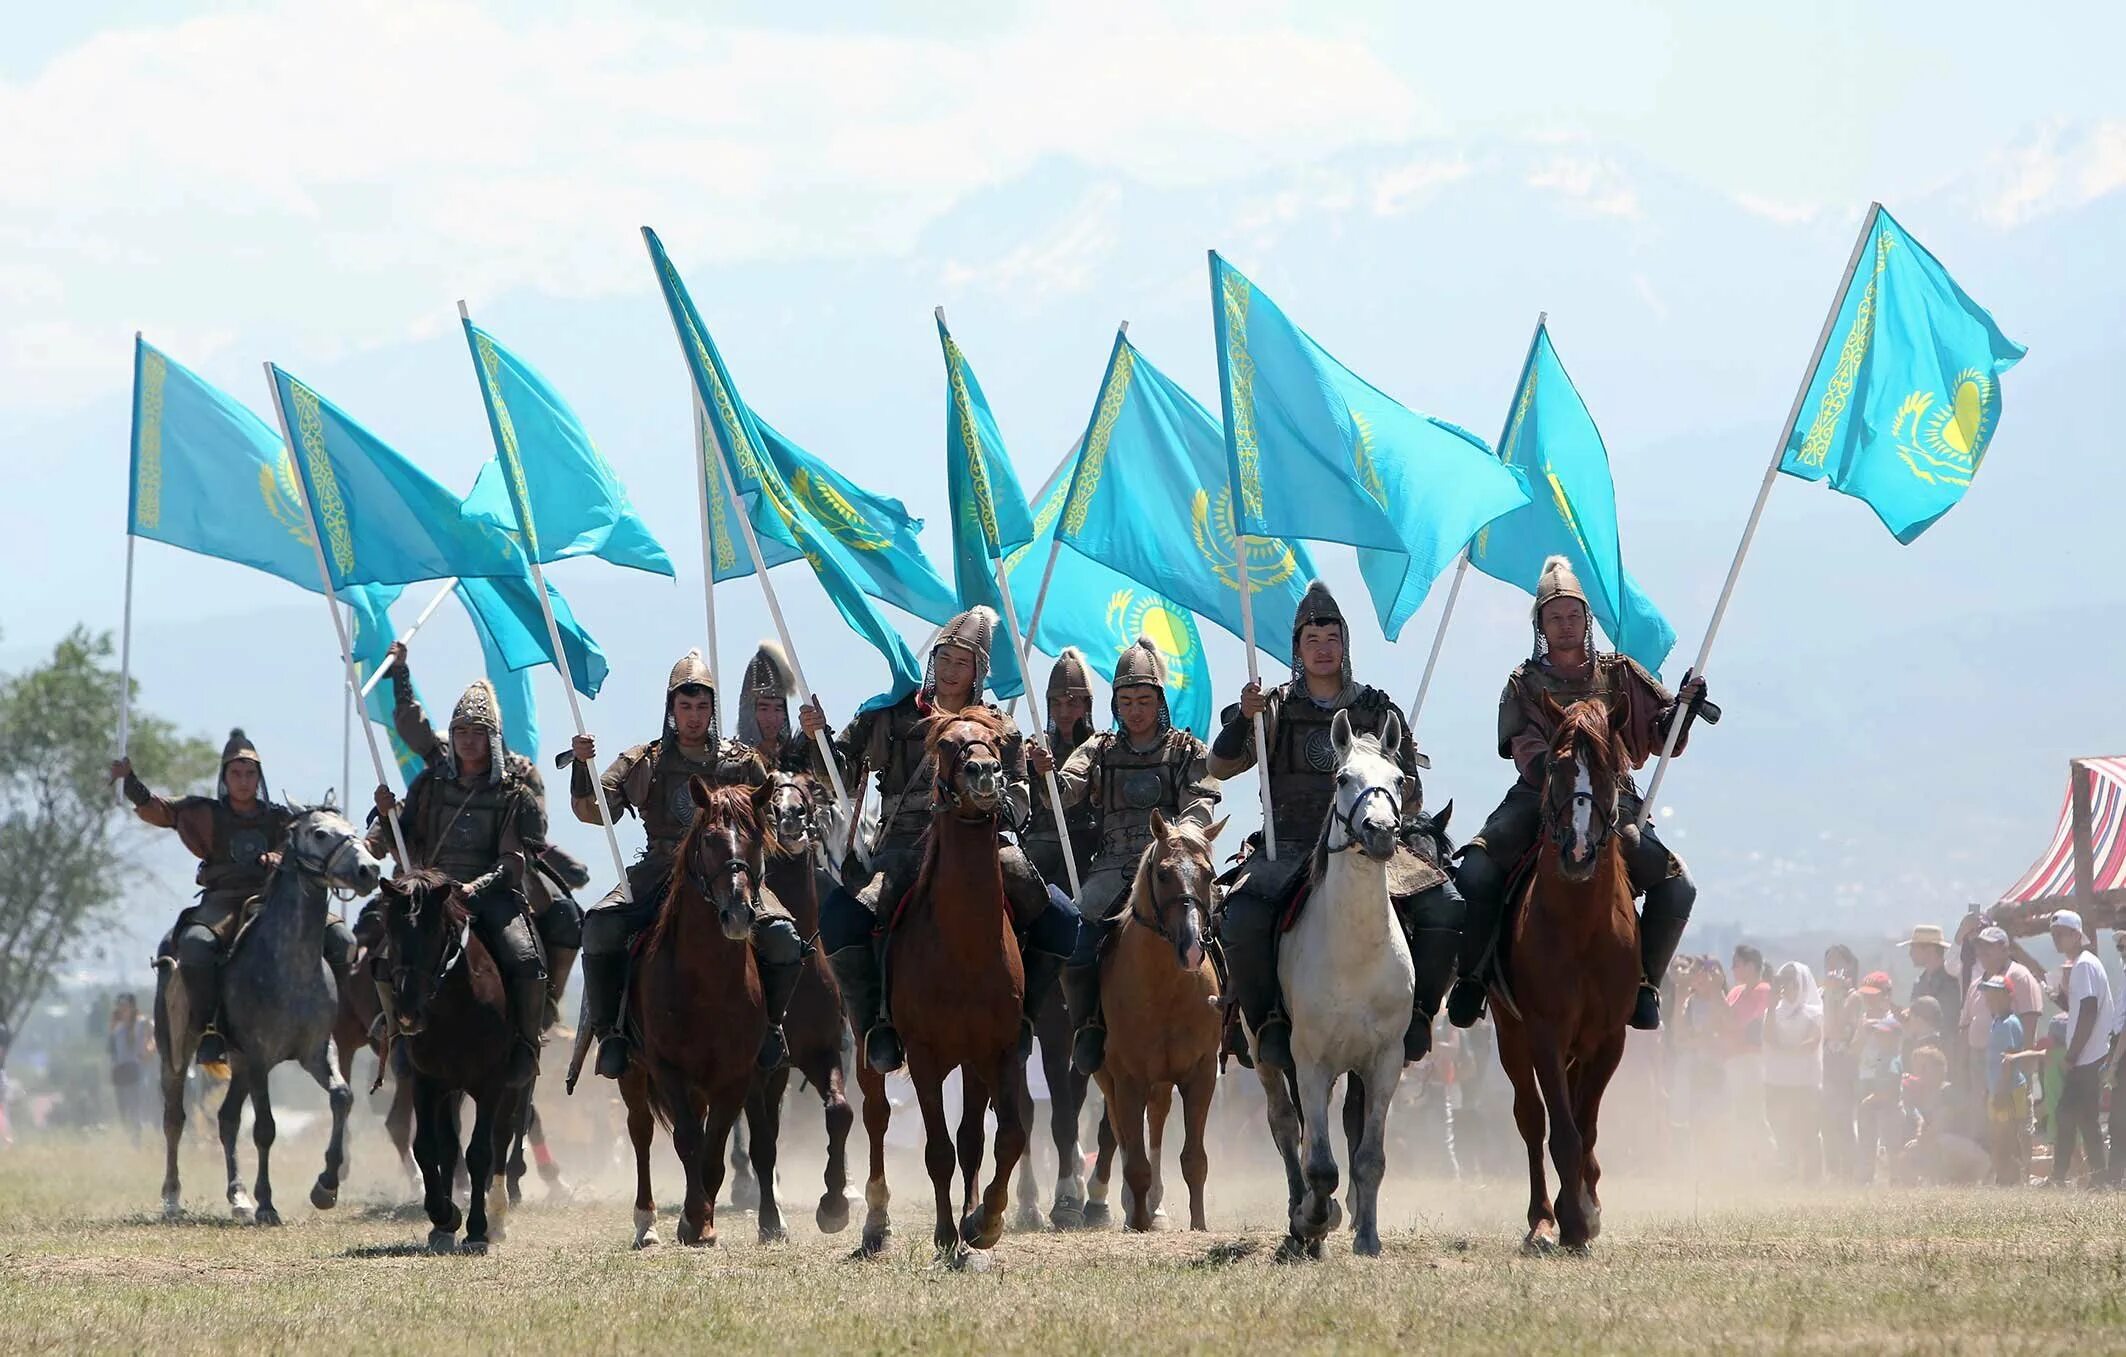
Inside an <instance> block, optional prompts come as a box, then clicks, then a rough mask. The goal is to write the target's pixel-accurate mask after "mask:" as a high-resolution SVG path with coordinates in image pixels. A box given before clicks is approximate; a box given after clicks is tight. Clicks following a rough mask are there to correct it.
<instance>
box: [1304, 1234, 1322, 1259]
mask: <svg viewBox="0 0 2126 1357" xmlns="http://www.w3.org/2000/svg"><path fill="white" fill-rule="evenodd" d="M1307 1261H1308V1262H1310V1263H1318V1262H1320V1261H1321V1241H1320V1240H1318V1239H1310V1240H1308V1241H1307Z"/></svg>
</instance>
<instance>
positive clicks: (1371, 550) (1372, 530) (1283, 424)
mask: <svg viewBox="0 0 2126 1357" xmlns="http://www.w3.org/2000/svg"><path fill="white" fill-rule="evenodd" d="M1211 307H1212V310H1213V312H1214V313H1215V315H1216V323H1217V334H1218V381H1219V389H1220V394H1221V395H1222V396H1223V398H1224V404H1225V440H1226V453H1227V461H1228V479H1227V483H1228V484H1229V485H1231V486H1232V487H1233V490H1234V493H1235V495H1236V497H1237V503H1236V505H1235V511H1236V512H1235V517H1236V520H1237V522H1238V526H1239V531H1240V532H1242V533H1244V534H1246V535H1248V536H1251V537H1284V538H1305V539H1307V540H1309V541H1320V542H1347V543H1349V544H1350V545H1352V546H1354V547H1357V548H1359V553H1358V564H1359V573H1360V574H1362V575H1363V576H1364V577H1365V581H1366V589H1367V591H1368V592H1369V593H1371V594H1372V595H1373V610H1374V613H1375V615H1377V616H1378V617H1379V618H1380V625H1381V630H1382V631H1383V632H1384V633H1385V634H1386V635H1387V637H1388V639H1389V640H1391V641H1392V640H1394V639H1395V637H1396V636H1397V634H1399V633H1400V632H1401V631H1402V628H1403V623H1405V622H1407V621H1409V620H1410V617H1411V615H1412V614H1413V613H1415V612H1416V611H1417V609H1418V605H1419V604H1421V603H1423V602H1424V600H1425V594H1426V593H1427V592H1428V591H1429V590H1430V589H1431V588H1432V581H1433V580H1435V579H1437V578H1438V577H1439V573H1440V571H1442V570H1443V569H1445V568H1446V567H1447V566H1448V565H1450V564H1452V562H1453V560H1454V558H1455V557H1456V556H1458V555H1460V554H1461V551H1462V548H1463V547H1464V546H1466V545H1468V542H1469V539H1470V538H1472V537H1474V536H1476V532H1477V529H1479V528H1481V527H1483V526H1484V525H1485V524H1486V523H1489V522H1490V521H1491V520H1493V519H1495V518H1497V517H1498V516H1499V515H1500V514H1503V513H1506V512H1508V511H1509V510H1512V509H1516V508H1519V507H1520V506H1521V505H1523V504H1526V503H1527V502H1528V492H1527V491H1526V490H1525V489H1524V488H1522V485H1521V483H1520V481H1519V480H1518V479H1517V478H1516V477H1515V476H1514V475H1513V474H1512V473H1511V472H1509V471H1507V470H1506V468H1505V467H1504V466H1503V465H1501V464H1500V462H1499V460H1498V459H1497V458H1495V457H1493V456H1492V455H1491V452H1490V449H1488V448H1486V447H1485V446H1484V442H1483V440H1482V439H1480V438H1478V437H1476V436H1475V435H1474V434H1471V433H1470V432H1468V431H1467V430H1466V429H1460V428H1457V427H1455V426H1454V425H1452V424H1449V423H1447V422H1446V421H1444V420H1439V419H1433V418H1431V417H1430V416H1427V415H1420V414H1417V413H1416V412H1414V411H1412V410H1409V409H1406V408H1405V407H1403V406H1402V405H1400V404H1398V403H1396V402H1395V401H1393V400H1391V399H1389V398H1388V397H1387V396H1385V395H1383V394H1382V393H1381V392H1380V391H1378V390H1376V389H1375V388H1374V387H1373V386H1371V385H1370V384H1368V383H1367V382H1366V381H1365V379H1364V378H1362V377H1360V376H1359V375H1358V374H1357V373H1354V372H1352V371H1351V370H1350V369H1349V368H1347V367H1345V366H1344V365H1343V364H1342V363H1339V362H1337V361H1336V359H1335V358H1334V357H1333V356H1331V355H1330V353H1329V352H1328V350H1326V349H1324V348H1322V347H1321V346H1320V345H1319V344H1316V343H1315V342H1314V341H1313V339H1312V338H1310V337H1309V336H1308V335H1307V334H1306V332H1305V331H1303V330H1301V329H1300V328H1299V327H1298V326H1296V325H1294V324H1292V322H1291V321H1290V320H1288V319H1286V317H1285V314H1284V312H1282V311H1280V310H1278V308H1277V304H1276V303H1275V302H1272V301H1271V300H1270V299H1269V298H1268V297H1266V296H1264V295H1263V294H1262V293H1261V292H1260V291H1259V290H1257V288H1256V287H1255V285H1254V284H1253V283H1251V282H1249V281H1248V280H1247V279H1246V278H1245V277H1243V276H1241V274H1240V273H1239V271H1238V270H1236V269H1234V268H1233V267H1232V266H1231V265H1229V264H1227V263H1226V262H1225V260H1223V259H1221V258H1219V256H1218V254H1217V252H1216V251H1213V252H1212V254H1211Z"/></svg>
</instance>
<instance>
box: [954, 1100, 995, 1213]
mask: <svg viewBox="0 0 2126 1357" xmlns="http://www.w3.org/2000/svg"><path fill="white" fill-rule="evenodd" d="M988 1114H989V1087H988V1085H986V1084H984V1083H983V1082H982V1080H981V1079H979V1078H977V1077H976V1076H975V1074H974V1072H973V1071H972V1070H968V1069H964V1068H963V1069H962V1070H961V1071H960V1129H959V1132H958V1134H957V1135H956V1136H955V1137H954V1140H953V1147H954V1148H955V1149H956V1150H958V1151H959V1161H960V1203H961V1209H962V1215H963V1216H966V1215H972V1214H973V1213H974V1203H975V1192H974V1188H975V1184H976V1183H977V1182H979V1181H980V1180H981V1175H982V1151H983V1150H985V1149H987V1148H988V1146H987V1145H985V1144H984V1143H983V1140H984V1137H985V1135H986V1134H987V1131H986V1128H985V1127H984V1126H983V1122H984V1121H985V1120H986V1119H987V1117H988Z"/></svg>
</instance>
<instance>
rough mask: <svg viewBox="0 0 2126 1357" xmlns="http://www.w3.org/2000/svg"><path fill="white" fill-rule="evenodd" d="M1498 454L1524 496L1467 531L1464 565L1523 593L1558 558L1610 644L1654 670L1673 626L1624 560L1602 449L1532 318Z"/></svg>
mask: <svg viewBox="0 0 2126 1357" xmlns="http://www.w3.org/2000/svg"><path fill="white" fill-rule="evenodd" d="M1499 460H1500V461H1502V462H1504V463H1505V464H1506V465H1507V466H1508V467H1509V468H1511V469H1512V470H1513V471H1514V473H1515V474H1516V475H1519V476H1520V477H1521V478H1522V479H1523V481H1524V482H1525V483H1526V485H1527V487H1528V492H1529V502H1528V503H1527V504H1526V505H1524V506H1522V507H1521V508H1518V509H1515V510H1513V511H1512V512H1511V513H1508V514H1505V515H1504V516H1502V517H1500V518H1497V519H1494V520H1493V521H1492V522H1490V523H1489V524H1487V525H1485V527H1484V528H1483V529H1482V530H1481V531H1479V532H1478V533H1477V535H1476V540H1475V541H1474V542H1471V543H1470V544H1469V564H1471V565H1473V566H1475V567H1476V568H1477V569H1478V570H1481V571H1483V572H1484V573H1485V574H1487V575H1489V576H1491V578H1493V579H1495V580H1503V581H1505V582H1506V583H1507V584H1510V585H1513V586H1514V587H1515V588H1517V589H1521V590H1524V591H1526V592H1528V593H1531V594H1532V593H1534V592H1535V584H1536V579H1537V577H1538V576H1540V575H1541V574H1542V571H1543V562H1544V560H1546V559H1547V558H1549V557H1551V556H1563V557H1565V559H1567V560H1568V561H1571V562H1572V568H1573V573H1574V574H1576V575H1578V576H1579V577H1580V582H1581V583H1582V584H1583V585H1585V586H1586V588H1587V596H1588V599H1589V600H1590V601H1591V602H1592V603H1593V605H1594V607H1593V611H1594V615H1595V620H1596V621H1597V622H1599V623H1601V624H1602V630H1603V631H1604V632H1606V633H1607V634H1608V636H1609V640H1610V643H1611V644H1612V645H1614V646H1615V647H1616V648H1617V649H1618V650H1620V651H1622V652H1624V653H1625V654H1626V655H1629V656H1631V657H1632V658H1633V659H1635V660H1637V661H1638V662H1639V663H1640V664H1642V665H1644V666H1646V668H1647V669H1649V670H1651V671H1652V672H1654V673H1657V674H1658V673H1660V672H1661V662H1662V661H1663V660H1665V659H1667V658H1668V652H1669V651H1670V650H1671V649H1672V648H1673V647H1674V646H1675V644H1676V629H1675V628H1674V627H1671V626H1670V625H1668V619H1667V618H1665V617H1663V616H1662V615H1661V611H1660V609H1658V608H1656V607H1654V605H1653V600H1651V599H1649V598H1647V596H1646V594H1645V591H1643V590H1642V589H1640V588H1639V584H1638V581H1637V580H1634V579H1633V578H1632V577H1631V574H1630V572H1628V571H1627V570H1625V569H1624V552H1623V547H1622V545H1621V543H1620V540H1619V537H1618V534H1617V495H1616V487H1615V486H1614V485H1613V484H1612V483H1611V481H1610V478H1609V450H1608V449H1607V448H1605V447H1603V446H1602V434H1601V431H1600V430H1598V429H1597V428H1595V422H1594V416H1592V415H1590V414H1588V413H1587V406H1586V405H1585V404H1583V403H1582V402H1581V400H1580V393H1579V390H1578V388H1576V387H1574V386H1573V384H1572V378H1570V377H1568V376H1567V375H1566V374H1565V365H1564V364H1563V363H1560V362H1559V361H1558V353H1557V350H1556V349H1555V348H1553V347H1551V343H1550V330H1549V327H1548V326H1545V325H1543V324H1540V323H1539V324H1537V326H1536V328H1535V340H1534V342H1532V343H1531V344H1530V345H1529V346H1528V361H1527V362H1526V363H1524V364H1523V365H1522V367H1521V382H1520V385H1519V387H1517V388H1516V389H1515V392H1514V397H1513V407H1512V409H1511V410H1509V411H1508V412H1507V416H1506V431H1505V432H1504V433H1502V434H1500V435H1499Z"/></svg>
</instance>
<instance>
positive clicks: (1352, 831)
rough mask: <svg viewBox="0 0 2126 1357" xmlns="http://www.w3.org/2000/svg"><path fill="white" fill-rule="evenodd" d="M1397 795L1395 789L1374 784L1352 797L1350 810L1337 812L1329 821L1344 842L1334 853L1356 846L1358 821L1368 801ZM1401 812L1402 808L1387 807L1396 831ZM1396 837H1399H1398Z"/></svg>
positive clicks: (1399, 822)
mask: <svg viewBox="0 0 2126 1357" xmlns="http://www.w3.org/2000/svg"><path fill="white" fill-rule="evenodd" d="M1398 794H1399V793H1398V792H1397V791H1396V790H1395V789H1392V788H1389V787H1386V786H1383V785H1380V784H1375V785H1373V786H1371V787H1368V788H1366V789H1365V790H1364V791H1362V792H1360V793H1359V794H1358V795H1357V796H1354V797H1352V798H1351V806H1350V809H1348V810H1340V811H1337V812H1336V813H1335V815H1334V816H1332V817H1331V819H1330V821H1329V822H1330V823H1331V824H1333V825H1336V826H1337V827H1338V828H1340V829H1342V830H1343V834H1344V841H1343V842H1342V843H1340V844H1338V845H1337V846H1336V849H1335V851H1336V852H1339V853H1341V852H1343V851H1344V850H1345V849H1347V848H1354V847H1357V846H1358V821H1359V817H1360V815H1361V814H1363V813H1364V811H1365V809H1366V803H1367V802H1368V801H1370V800H1372V799H1373V798H1374V797H1376V796H1387V797H1393V796H1396V795H1398ZM1401 810H1402V808H1401V807H1400V806H1390V807H1389V811H1390V813H1391V814H1393V815H1394V816H1395V820H1396V824H1397V827H1398V829H1400V827H1401V823H1402V814H1401ZM1398 837H1400V836H1399V835H1398Z"/></svg>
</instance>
